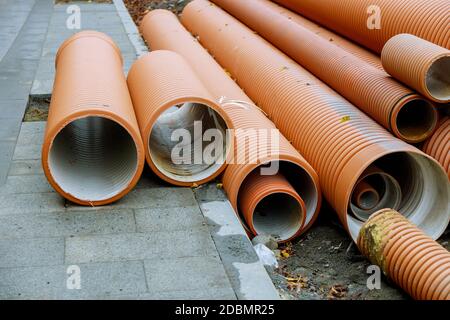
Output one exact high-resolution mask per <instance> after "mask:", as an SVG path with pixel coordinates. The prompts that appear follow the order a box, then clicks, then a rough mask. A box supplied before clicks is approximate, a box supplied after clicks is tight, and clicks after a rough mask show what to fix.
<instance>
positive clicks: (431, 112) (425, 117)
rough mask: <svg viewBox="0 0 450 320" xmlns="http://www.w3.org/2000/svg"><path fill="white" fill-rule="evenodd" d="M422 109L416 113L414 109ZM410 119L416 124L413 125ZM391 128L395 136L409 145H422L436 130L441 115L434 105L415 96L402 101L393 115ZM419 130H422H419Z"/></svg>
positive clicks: (393, 111)
mask: <svg viewBox="0 0 450 320" xmlns="http://www.w3.org/2000/svg"><path fill="white" fill-rule="evenodd" d="M414 106H415V107H416V108H419V107H420V108H421V110H420V111H421V112H420V113H418V112H417V110H414V112H413V111H412V110H411V108H412V107H414ZM410 118H413V120H414V122H413V123H411V121H410ZM390 122H391V128H392V131H393V132H394V134H395V135H396V136H397V137H399V138H400V139H402V140H404V141H406V142H408V143H412V144H415V143H420V142H423V141H425V140H426V139H428V138H429V137H430V136H431V135H432V134H433V133H434V131H435V130H436V128H437V125H438V122H439V113H438V111H437V109H436V107H435V105H434V104H433V103H431V102H430V101H428V100H426V99H424V98H423V97H421V96H419V95H417V94H413V95H409V96H407V97H405V98H403V99H401V100H400V101H399V102H398V103H397V105H396V106H395V107H394V108H393V110H392V113H391V120H390ZM418 128H419V129H420V130H418Z"/></svg>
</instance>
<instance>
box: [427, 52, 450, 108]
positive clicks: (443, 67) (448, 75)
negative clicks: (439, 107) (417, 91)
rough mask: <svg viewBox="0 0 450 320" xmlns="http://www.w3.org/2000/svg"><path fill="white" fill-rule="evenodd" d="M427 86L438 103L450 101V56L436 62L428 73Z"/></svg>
mask: <svg viewBox="0 0 450 320" xmlns="http://www.w3.org/2000/svg"><path fill="white" fill-rule="evenodd" d="M425 85H426V88H427V91H428V92H429V93H430V95H431V97H433V98H434V99H435V100H436V101H438V102H441V103H447V102H449V101H450V55H446V56H443V57H441V58H439V59H437V60H436V61H434V62H433V63H432V64H431V66H430V68H429V69H428V71H427V75H426V79H425Z"/></svg>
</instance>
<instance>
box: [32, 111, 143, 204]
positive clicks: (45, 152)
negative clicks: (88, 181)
mask: <svg viewBox="0 0 450 320" xmlns="http://www.w3.org/2000/svg"><path fill="white" fill-rule="evenodd" d="M90 117H93V118H100V119H105V120H108V121H111V122H112V123H114V124H116V125H118V126H119V128H120V129H121V130H123V132H124V133H127V134H128V135H129V137H130V139H131V140H132V141H133V146H134V148H135V150H136V166H135V170H134V173H133V175H130V179H129V180H128V183H127V184H126V187H125V188H123V190H121V191H119V192H117V193H116V194H114V195H112V196H110V197H108V198H105V199H99V200H86V199H81V198H78V197H76V196H74V195H73V194H71V193H70V192H67V191H65V190H64V189H63V188H62V187H61V186H60V184H59V183H58V182H57V181H56V179H55V177H54V175H53V173H52V170H51V168H50V166H51V165H50V152H51V150H52V147H53V144H54V140H55V139H56V137H57V136H58V134H60V133H61V132H62V131H63V130H64V128H66V127H67V126H68V125H70V124H71V123H73V122H75V121H77V120H82V119H86V118H90ZM53 128H54V129H53V130H52V131H50V132H47V134H46V136H48V137H49V138H48V139H47V140H45V141H44V144H43V147H42V157H41V159H42V160H41V161H42V167H43V169H44V172H45V175H46V177H47V179H48V181H49V183H50V184H51V185H52V187H53V188H54V189H55V190H56V191H57V192H58V193H59V194H61V195H62V196H63V197H64V198H65V199H67V200H69V201H71V202H73V203H75V204H78V205H83V206H84V205H89V206H103V205H107V204H110V203H113V202H115V201H117V200H119V199H121V198H123V197H124V196H125V195H126V194H128V193H129V192H130V191H131V190H132V189H133V188H134V187H135V186H136V184H137V183H138V181H139V179H140V177H141V174H142V172H143V170H144V164H145V151H144V146H143V143H142V139H141V137H140V134H139V132H135V130H134V129H133V128H132V126H130V125H129V124H128V123H127V122H126V121H124V120H122V119H121V118H120V117H117V116H116V115H115V114H112V113H109V112H107V111H105V110H103V109H94V110H82V111H80V112H77V113H74V114H72V115H69V116H67V117H66V118H64V119H62V120H60V121H59V123H58V124H57V125H55V126H54V127H53Z"/></svg>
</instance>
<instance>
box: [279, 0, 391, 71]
mask: <svg viewBox="0 0 450 320" xmlns="http://www.w3.org/2000/svg"><path fill="white" fill-rule="evenodd" d="M272 6H273V7H274V8H276V10H277V11H278V12H279V13H280V14H281V15H283V16H285V17H287V18H288V19H289V20H292V21H293V22H295V23H298V24H299V25H301V26H303V27H304V28H306V29H308V30H310V31H311V32H314V33H315V34H316V35H318V36H320V37H322V38H323V39H325V40H327V41H330V42H332V43H333V44H334V45H337V46H338V47H341V48H342V49H344V50H346V51H348V52H350V53H351V54H353V55H355V56H357V57H358V58H360V59H361V60H363V61H365V62H367V63H368V64H370V65H372V66H374V67H375V68H378V69H380V70H384V69H383V66H382V65H381V59H380V57H379V56H378V55H377V54H375V53H374V52H372V51H370V50H368V49H366V48H364V47H361V46H360V45H358V44H356V43H354V42H352V41H350V40H348V39H347V38H344V37H342V36H340V35H338V34H337V33H335V32H333V31H331V30H329V29H327V28H325V27H323V26H321V25H319V24H317V23H315V22H313V21H311V20H308V19H306V18H305V17H302V16H301V15H299V14H297V13H294V12H292V11H291V10H288V9H286V8H284V7H281V6H279V5H277V4H275V3H272Z"/></svg>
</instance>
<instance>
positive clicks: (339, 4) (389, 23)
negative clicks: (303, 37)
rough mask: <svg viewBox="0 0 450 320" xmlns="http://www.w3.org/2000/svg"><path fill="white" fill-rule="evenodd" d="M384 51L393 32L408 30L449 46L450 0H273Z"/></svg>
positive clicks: (410, 32) (354, 39)
mask: <svg viewBox="0 0 450 320" xmlns="http://www.w3.org/2000/svg"><path fill="white" fill-rule="evenodd" d="M273 2H276V3H279V4H281V5H283V6H285V7H287V8H289V9H291V10H293V11H296V12H298V13H300V14H301V15H303V16H305V17H307V18H309V19H311V20H314V21H316V22H318V23H320V24H322V25H324V26H326V27H327V28H329V29H331V30H334V31H335V32H337V33H340V34H342V35H344V36H346V37H347V38H349V39H352V40H353V41H355V42H357V43H360V44H361V45H363V46H365V47H367V48H369V49H371V50H373V51H375V52H377V53H381V50H382V49H383V46H384V44H385V43H386V42H387V41H388V40H389V39H390V38H392V37H393V36H395V35H397V34H400V33H409V34H413V35H416V36H418V37H420V38H422V39H425V40H428V41H430V42H433V43H435V44H437V45H439V46H441V47H444V48H447V49H450V29H449V27H448V20H449V10H450V5H449V2H448V0H433V1H423V0H358V1H355V0H342V1H336V0H320V1H317V0H302V1H298V0H273Z"/></svg>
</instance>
